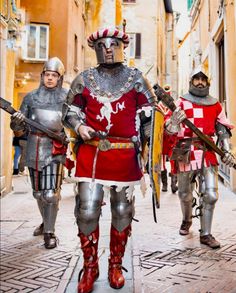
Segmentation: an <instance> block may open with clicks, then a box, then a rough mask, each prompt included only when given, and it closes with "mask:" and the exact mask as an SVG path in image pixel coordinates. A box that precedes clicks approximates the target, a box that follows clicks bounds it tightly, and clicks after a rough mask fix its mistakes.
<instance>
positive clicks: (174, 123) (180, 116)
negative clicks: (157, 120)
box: [166, 107, 187, 133]
mask: <svg viewBox="0 0 236 293" xmlns="http://www.w3.org/2000/svg"><path fill="white" fill-rule="evenodd" d="M186 117H187V116H186V114H185V112H184V110H181V108H180V107H178V108H176V109H175V111H174V112H173V113H172V115H171V117H170V119H169V120H168V121H167V122H166V130H167V131H168V132H170V133H177V132H179V131H180V124H181V122H182V121H183V120H184V119H186Z"/></svg>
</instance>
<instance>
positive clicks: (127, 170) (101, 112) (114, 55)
mask: <svg viewBox="0 0 236 293" xmlns="http://www.w3.org/2000/svg"><path fill="white" fill-rule="evenodd" d="M128 43H129V39H128V36H127V35H126V34H125V33H124V32H121V31H118V30H117V29H104V30H99V31H97V32H95V33H93V34H92V35H91V36H90V37H89V38H88V45H89V46H90V47H91V48H93V49H94V50H95V52H96V56H97V62H98V67H95V68H90V69H88V70H86V71H84V72H82V73H81V74H79V75H78V76H77V77H76V78H75V80H74V81H73V83H72V85H71V89H70V91H69V94H68V97H67V103H66V104H65V105H64V115H63V116H64V118H63V120H64V124H65V126H67V127H69V128H71V129H73V130H74V131H75V132H76V133H77V134H78V136H79V137H80V138H82V140H83V141H84V143H82V144H80V145H79V147H78V150H77V167H76V176H78V181H79V183H78V194H77V196H76V208H75V216H76V219H77V224H78V228H79V234H78V235H79V237H80V241H81V248H82V251H83V256H84V267H83V274H82V278H81V279H80V281H79V284H78V292H80V293H82V292H83V293H85V292H91V291H92V290H93V284H94V282H95V281H96V279H97V278H98V275H99V267H98V240H99V217H100V214H101V206H102V203H103V196H104V190H105V188H107V187H108V188H109V191H110V202H111V213H112V222H111V230H110V257H109V268H108V278H109V282H110V286H111V287H113V288H116V289H119V288H121V287H123V285H124V282H125V280H124V276H123V274H122V258H123V256H124V253H125V246H126V243H127V239H128V237H129V235H130V233H131V222H132V217H133V215H134V196H133V192H134V186H135V185H136V184H139V183H140V179H141V177H142V176H143V174H142V171H141V168H140V165H139V160H138V149H139V141H140V129H142V133H143V135H144V136H149V131H150V116H149V117H148V114H147V111H146V110H150V105H151V104H152V103H153V102H154V101H155V94H154V92H153V91H152V87H151V86H150V85H149V84H148V82H147V81H146V80H145V78H144V77H143V75H142V73H141V72H140V71H139V70H138V69H136V68H129V67H127V66H125V65H124V64H123V62H124V48H126V47H127V46H128ZM145 114H147V115H145ZM149 115H150V113H149Z"/></svg>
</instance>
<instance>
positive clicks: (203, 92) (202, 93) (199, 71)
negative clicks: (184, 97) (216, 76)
mask: <svg viewBox="0 0 236 293" xmlns="http://www.w3.org/2000/svg"><path fill="white" fill-rule="evenodd" d="M199 76H202V77H203V78H205V79H206V82H207V84H206V86H205V87H202V88H199V87H196V86H194V85H193V80H194V78H197V77H199ZM209 87H210V82H209V78H208V75H207V73H206V70H205V69H204V67H202V66H199V67H197V68H195V69H194V70H193V71H192V73H191V75H190V80H189V92H190V93H191V94H193V95H194V96H197V97H206V96H208V95H209Z"/></svg>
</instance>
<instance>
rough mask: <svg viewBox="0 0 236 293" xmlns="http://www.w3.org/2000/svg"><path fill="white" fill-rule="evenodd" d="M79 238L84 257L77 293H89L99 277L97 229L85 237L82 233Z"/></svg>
mask: <svg viewBox="0 0 236 293" xmlns="http://www.w3.org/2000/svg"><path fill="white" fill-rule="evenodd" d="M78 236H79V237H80V242H81V249H82V251H83V256H84V266H83V269H82V271H81V273H83V275H82V278H81V279H80V274H81V273H80V274H79V283H78V293H89V292H92V290H93V284H94V282H95V281H96V280H97V278H98V276H99V269H98V255H97V251H98V239H99V227H97V228H96V230H95V231H94V232H93V233H91V234H90V235H88V236H86V235H84V234H83V233H82V232H80V233H79V235H78Z"/></svg>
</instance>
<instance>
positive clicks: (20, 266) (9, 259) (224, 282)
mask: <svg viewBox="0 0 236 293" xmlns="http://www.w3.org/2000/svg"><path fill="white" fill-rule="evenodd" d="M136 194H137V196H136V215H135V218H136V219H137V220H138V221H139V222H136V221H134V222H133V233H132V237H131V239H130V240H129V243H128V246H127V250H126V254H125V259H124V266H125V267H126V268H128V273H124V274H125V277H126V284H125V286H124V287H123V288H122V289H121V290H113V289H112V288H110V287H109V285H108V282H107V258H108V255H109V249H108V247H109V228H110V212H109V204H108V201H109V200H108V199H106V202H107V205H106V206H105V207H104V208H103V214H102V217H101V221H100V226H101V237H100V243H99V255H100V277H99V279H98V281H97V282H96V283H95V288H94V292H95V293H106V292H120V293H128V292H133V293H164V292H168V293H175V292H178V293H179V292H181V293H182V292H183V293H185V292H186V293H200V292H201V293H210V292H211V293H222V292H223V293H235V292H236V228H235V227H236V195H235V194H234V193H232V192H230V191H229V190H228V189H227V188H225V187H224V186H222V185H220V198H219V201H218V202H217V205H216V209H215V217H214V222H213V235H214V236H215V237H216V238H217V239H218V240H220V242H221V244H222V247H221V248H220V249H217V250H212V249H209V248H208V247H206V246H204V245H201V244H200V243H199V233H198V229H199V220H198V219H195V220H194V222H193V226H192V227H191V233H190V235H188V236H185V237H183V236H180V235H179V234H178V229H179V225H180V222H181V212H180V206H179V201H178V197H177V195H174V194H172V193H171V192H166V193H162V199H161V209H159V210H157V218H158V223H154V221H153V216H152V207H151V196H150V189H148V190H147V196H146V197H145V198H143V197H142V195H141V194H140V192H139V191H138V190H137V192H136ZM73 209H74V193H73V185H72V184H63V188H62V200H61V202H60V209H59V213H58V219H57V223H56V235H57V236H58V238H59V245H58V247H57V248H56V249H53V250H46V249H45V248H44V246H43V239H42V237H41V236H38V237H33V236H32V232H33V230H34V228H35V227H36V226H37V225H39V224H40V221H41V219H40V215H39V212H38V210H37V206H36V201H35V199H34V198H33V197H32V195H31V192H30V183H29V179H28V177H27V176H21V177H20V176H17V177H15V178H14V191H13V192H12V193H11V194H8V195H6V196H5V197H3V198H2V199H1V281H0V292H12V293H13V292H58V293H63V292H66V293H75V292H76V286H77V277H78V273H79V270H80V269H81V266H82V258H80V254H81V251H80V249H79V241H78V237H77V235H76V234H77V227H76V224H75V220H74V215H73Z"/></svg>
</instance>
